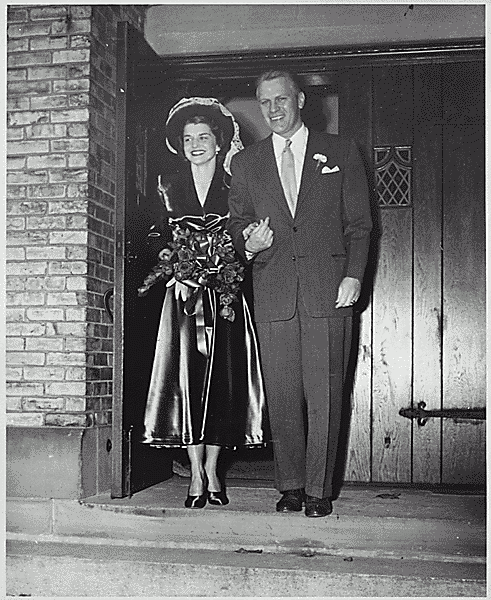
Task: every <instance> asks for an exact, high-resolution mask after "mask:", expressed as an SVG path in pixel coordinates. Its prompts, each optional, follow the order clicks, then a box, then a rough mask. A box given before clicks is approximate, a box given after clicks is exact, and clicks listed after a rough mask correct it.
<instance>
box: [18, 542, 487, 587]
mask: <svg viewBox="0 0 491 600" xmlns="http://www.w3.org/2000/svg"><path fill="white" fill-rule="evenodd" d="M6 579H7V594H8V595H20V594H23V595H36V596H51V597H56V596H69V597H73V596H77V597H81V596H95V597H103V596H109V597H111V596H113V597H114V596H119V597H126V596H136V597H141V596H151V597H162V593H163V591H165V595H166V596H200V597H203V596H205V597H209V596H228V597H234V596H235V597H237V596H250V597H265V596H284V597H302V596H320V597H353V596H365V597H366V596H372V597H373V596H386V597H397V596H406V597H407V596H413V597H414V596H420V597H427V596H460V597H465V596H468V597H485V594H486V584H485V568H484V567H483V566H481V565H478V566H475V565H458V566H457V567H456V566H455V565H448V564H445V563H426V564H422V563H421V562H419V561H413V562H410V561H404V563H403V562H402V561H384V560H379V559H375V560H374V559H355V560H352V561H347V560H343V559H342V558H338V557H334V558H333V557H319V556H314V557H303V556H298V555H290V556H284V555H280V556H279V555H270V554H267V553H262V554H252V553H237V552H224V551H211V552H206V551H196V550H195V551H192V550H189V549H187V550H175V549H173V550H165V549H161V548H158V549H155V548H151V549H150V548H131V547H127V546H126V547H118V548H115V547H114V546H112V545H108V544H105V545H101V546H95V545H92V544H88V545H87V544H60V543H53V542H51V543H49V542H48V543H39V542H37V543H35V542H26V541H9V542H8V543H7V577H6Z"/></svg>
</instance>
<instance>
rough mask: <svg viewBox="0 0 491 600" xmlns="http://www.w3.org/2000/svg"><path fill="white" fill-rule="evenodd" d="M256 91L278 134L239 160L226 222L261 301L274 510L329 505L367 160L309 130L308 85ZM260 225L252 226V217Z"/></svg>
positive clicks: (286, 82)
mask: <svg viewBox="0 0 491 600" xmlns="http://www.w3.org/2000/svg"><path fill="white" fill-rule="evenodd" d="M256 96H257V99H258V101H259V104H260V107H261V111H262V114H263V117H264V119H265V121H266V123H267V124H268V126H269V127H270V129H271V130H272V135H270V136H269V137H267V138H266V139H264V140H262V141H260V142H258V143H256V144H253V145H252V146H250V147H248V148H247V149H246V150H244V151H243V152H240V153H239V154H237V155H236V156H234V158H233V162H232V167H231V168H232V185H231V189H230V194H229V207H230V219H229V222H228V229H229V231H230V233H231V235H232V237H233V239H234V243H235V246H236V248H237V250H238V251H239V252H240V253H242V254H243V255H244V256H246V258H247V259H248V260H251V261H253V267H252V269H253V291H254V310H255V320H256V323H257V329H258V335H259V343H260V351H261V359H262V364H263V370H264V376H265V381H266V394H267V399H268V409H269V415H270V420H271V430H272V434H273V444H274V446H273V448H274V461H275V487H276V488H277V489H278V490H279V491H280V492H281V493H282V494H283V495H282V497H281V498H280V500H279V502H278V503H277V505H276V510H277V511H279V512H290V511H301V510H302V506H303V503H305V514H306V515H307V516H308V517H323V516H326V515H328V514H330V513H331V512H332V502H331V498H332V495H333V490H332V478H333V471H334V464H335V460H336V453H337V447H338V438H339V430H340V421H341V408H342V399H343V386H344V381H345V376H346V363H347V358H348V354H349V349H350V343H351V321H352V313H353V305H354V304H355V303H356V301H357V300H358V298H359V295H360V289H361V281H362V278H363V273H364V270H365V266H366V261H367V254H368V246H369V237H370V230H371V227H372V222H371V218H370V206H369V196H368V187H367V181H366V175H365V170H364V167H363V164H362V161H361V157H360V154H359V152H358V150H357V148H356V146H355V144H354V143H353V142H352V141H351V140H348V139H343V138H341V137H340V136H335V135H330V134H326V133H316V132H314V131H309V130H307V128H306V127H305V125H304V124H303V122H302V119H301V114H300V111H301V109H302V108H303V106H304V103H305V95H304V93H303V92H302V91H301V90H300V88H299V87H298V84H297V83H296V82H295V80H294V78H293V77H292V76H291V75H290V74H289V73H288V72H284V71H270V72H267V73H264V74H263V75H262V76H261V77H260V78H259V79H258V82H257V88H256ZM251 223H254V225H251Z"/></svg>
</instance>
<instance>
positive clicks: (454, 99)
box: [442, 62, 485, 124]
mask: <svg viewBox="0 0 491 600" xmlns="http://www.w3.org/2000/svg"><path fill="white" fill-rule="evenodd" d="M484 81H485V79H484V62H468V63H455V64H448V65H443V66H442V103H443V118H444V120H445V121H446V122H447V123H469V122H472V121H474V122H475V123H480V124H484Z"/></svg>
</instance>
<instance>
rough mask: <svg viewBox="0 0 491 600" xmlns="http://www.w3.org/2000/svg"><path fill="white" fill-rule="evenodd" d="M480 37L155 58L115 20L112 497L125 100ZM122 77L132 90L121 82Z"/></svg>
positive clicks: (436, 52)
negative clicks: (170, 88) (276, 70)
mask: <svg viewBox="0 0 491 600" xmlns="http://www.w3.org/2000/svg"><path fill="white" fill-rule="evenodd" d="M484 47H485V40H484V38H471V39H462V40H440V41H435V42H431V43H424V44H423V43H404V44H376V45H360V46H344V47H335V48H322V47H321V48H319V47H311V48H301V49H291V50H279V51H271V50H269V51H264V52H258V51H253V52H238V53H223V54H216V55H196V56H168V57H158V56H157V55H156V54H155V53H154V52H153V50H151V48H150V46H149V45H148V43H147V42H146V41H145V39H144V37H143V35H142V34H141V33H139V32H138V31H137V30H136V29H134V28H133V27H132V26H131V25H130V24H129V23H127V22H120V23H118V36H117V82H116V210H115V212H116V216H115V222H116V239H115V267H114V269H115V271H114V278H115V285H114V367H113V390H114V391H113V432H112V445H113V452H112V496H113V497H123V496H126V495H129V494H130V493H131V491H130V481H129V478H130V469H129V463H130V460H131V459H130V456H129V452H130V447H131V444H130V443H129V441H128V432H127V431H125V430H124V420H123V415H124V389H123V376H122V374H123V368H124V331H123V329H124V275H125V257H126V254H127V252H128V248H127V244H126V238H125V231H124V227H125V199H126V194H127V177H128V168H127V166H128V165H127V152H128V142H129V138H130V136H131V131H132V128H131V124H130V123H128V120H127V110H128V102H129V101H130V98H131V97H132V96H133V94H134V95H135V96H137V97H139V98H140V99H141V100H143V99H144V96H138V95H139V94H142V93H143V90H145V91H146V93H147V92H149V91H150V93H151V94H152V95H154V96H155V97H158V95H159V93H163V90H165V89H166V88H167V87H168V85H169V81H171V82H172V84H174V85H176V86H178V87H179V88H180V89H182V90H183V95H214V96H217V97H218V98H219V99H221V100H222V101H223V100H224V99H226V98H227V97H229V96H230V95H231V94H234V92H235V95H237V94H236V92H237V90H238V88H240V87H244V88H245V89H247V90H248V91H249V93H250V94H251V95H253V94H254V87H253V86H254V79H255V78H256V77H257V76H258V75H259V73H260V72H261V71H263V70H264V69H268V68H282V67H283V68H288V69H291V70H292V71H294V72H295V73H297V75H298V76H299V78H300V79H301V80H302V82H303V83H304V84H305V85H320V84H324V85H330V84H331V83H332V81H333V78H335V77H336V75H337V73H338V72H340V71H343V70H346V69H359V68H363V67H372V66H383V65H392V66H395V65H403V64H405V65H411V64H421V63H445V62H447V63H448V62H466V61H476V60H478V61H479V60H484ZM128 82H131V83H130V85H133V89H129V88H128Z"/></svg>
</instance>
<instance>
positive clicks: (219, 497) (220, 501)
mask: <svg viewBox="0 0 491 600" xmlns="http://www.w3.org/2000/svg"><path fill="white" fill-rule="evenodd" d="M208 502H209V504H214V505H215V506H225V505H226V504H228V503H229V500H228V498H227V494H226V493H225V490H222V491H221V492H208Z"/></svg>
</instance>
